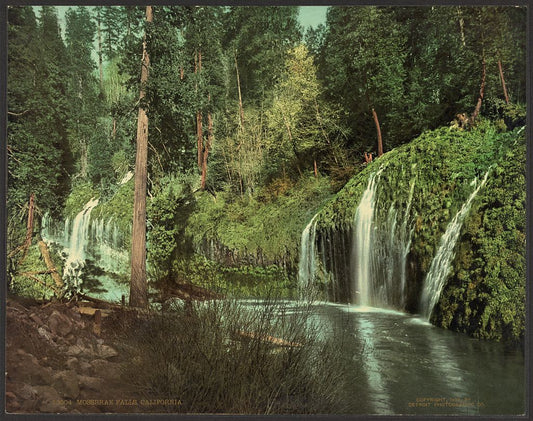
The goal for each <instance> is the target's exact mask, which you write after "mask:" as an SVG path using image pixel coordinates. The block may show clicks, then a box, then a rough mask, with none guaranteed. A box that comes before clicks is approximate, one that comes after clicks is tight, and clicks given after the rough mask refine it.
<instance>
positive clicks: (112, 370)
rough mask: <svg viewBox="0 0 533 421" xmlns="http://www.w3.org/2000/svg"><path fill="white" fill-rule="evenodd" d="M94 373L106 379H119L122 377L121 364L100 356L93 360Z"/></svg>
mask: <svg viewBox="0 0 533 421" xmlns="http://www.w3.org/2000/svg"><path fill="white" fill-rule="evenodd" d="M91 366H92V373H93V375H94V376H99V377H103V378H106V379H118V378H119V377H120V364H118V363H112V362H109V361H107V360H102V359H100V358H98V359H96V360H94V361H92V362H91Z"/></svg>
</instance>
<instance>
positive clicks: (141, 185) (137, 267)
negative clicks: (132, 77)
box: [130, 6, 153, 307]
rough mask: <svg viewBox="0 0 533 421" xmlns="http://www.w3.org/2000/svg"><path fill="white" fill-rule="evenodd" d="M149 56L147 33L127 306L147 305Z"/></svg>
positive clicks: (148, 19)
mask: <svg viewBox="0 0 533 421" xmlns="http://www.w3.org/2000/svg"><path fill="white" fill-rule="evenodd" d="M152 20H153V16H152V6H146V22H147V23H151V22H152ZM149 66H150V57H149V55H148V51H147V49H146V31H145V34H144V41H143V57H142V67H141V92H140V95H139V98H140V105H139V115H138V118H137V153H136V158H135V193H134V201H133V230H132V241H131V243H132V247H131V281H130V306H132V307H147V306H148V287H147V283H146V183H147V175H148V174H147V163H148V116H147V115H146V111H145V109H144V104H143V99H144V97H145V95H146V82H147V81H148V70H149Z"/></svg>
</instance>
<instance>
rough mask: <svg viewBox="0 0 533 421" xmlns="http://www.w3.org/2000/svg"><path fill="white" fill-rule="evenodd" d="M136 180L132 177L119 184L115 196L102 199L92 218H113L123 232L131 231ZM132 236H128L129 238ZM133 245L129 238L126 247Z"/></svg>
mask: <svg viewBox="0 0 533 421" xmlns="http://www.w3.org/2000/svg"><path fill="white" fill-rule="evenodd" d="M134 187H135V180H134V177H132V178H131V179H130V180H129V181H128V182H127V183H125V184H121V185H119V186H118V189H117V190H116V191H115V193H114V194H113V196H111V197H110V198H109V199H107V200H101V201H100V202H99V204H98V206H96V207H95V208H94V209H93V211H92V213H91V218H106V219H107V218H113V221H114V222H115V223H116V224H117V225H118V227H119V229H120V231H121V232H122V233H125V234H128V233H130V232H131V222H132V218H133V190H134ZM129 237H130V236H128V235H127V236H126V238H129ZM130 246H131V243H130V241H129V240H128V242H127V244H125V245H124V247H125V248H126V249H129V248H130Z"/></svg>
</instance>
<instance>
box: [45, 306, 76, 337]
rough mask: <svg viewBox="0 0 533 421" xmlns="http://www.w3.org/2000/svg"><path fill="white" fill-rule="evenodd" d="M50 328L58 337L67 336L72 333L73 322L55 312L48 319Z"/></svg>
mask: <svg viewBox="0 0 533 421" xmlns="http://www.w3.org/2000/svg"><path fill="white" fill-rule="evenodd" d="M48 327H49V328H50V331H51V332H52V333H53V334H54V335H56V336H67V335H68V334H69V333H70V332H71V331H72V321H71V320H70V319H69V318H68V317H67V316H65V315H64V314H61V313H59V312H58V311H56V310H54V311H53V312H52V314H51V315H50V317H48Z"/></svg>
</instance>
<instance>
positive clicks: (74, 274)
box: [63, 198, 98, 287]
mask: <svg viewBox="0 0 533 421" xmlns="http://www.w3.org/2000/svg"><path fill="white" fill-rule="evenodd" d="M96 205H98V199H94V198H92V199H91V200H89V201H88V202H87V203H86V204H85V206H84V207H83V209H82V210H81V212H80V213H78V214H77V215H76V218H74V221H73V222H72V234H71V235H70V239H69V242H68V247H67V250H65V251H66V252H67V253H68V258H67V260H66V262H65V265H64V268H63V277H64V278H65V279H67V280H68V281H69V282H71V283H72V284H73V285H74V287H78V286H79V282H80V276H81V274H82V272H83V269H84V267H85V253H86V245H87V237H88V232H89V225H90V218H91V211H92V210H93V209H94V208H95V207H96ZM67 221H68V220H67Z"/></svg>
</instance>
